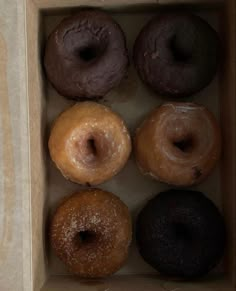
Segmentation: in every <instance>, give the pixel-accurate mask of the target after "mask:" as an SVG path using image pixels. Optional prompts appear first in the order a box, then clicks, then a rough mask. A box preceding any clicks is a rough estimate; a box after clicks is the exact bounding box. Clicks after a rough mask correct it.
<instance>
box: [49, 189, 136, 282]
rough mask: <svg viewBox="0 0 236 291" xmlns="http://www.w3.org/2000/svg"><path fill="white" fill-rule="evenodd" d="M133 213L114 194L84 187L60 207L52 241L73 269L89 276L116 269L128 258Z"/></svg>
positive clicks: (55, 219) (53, 223) (107, 272)
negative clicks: (84, 188)
mask: <svg viewBox="0 0 236 291" xmlns="http://www.w3.org/2000/svg"><path fill="white" fill-rule="evenodd" d="M131 236H132V228H131V217H130V214H129V211H128V208H127V207H126V205H125V204H124V203H123V202H122V201H121V200H120V199H119V198H118V197H116V196H115V195H114V194H112V193H109V192H106V191H102V190H99V189H90V190H84V191H81V192H79V193H76V194H74V195H72V196H70V197H69V198H67V199H66V200H65V201H64V202H63V203H62V204H61V205H60V206H59V207H58V208H57V210H56V212H55V214H54V216H53V219H52V223H51V228H50V238H51V245H52V248H53V249H54V251H55V253H56V254H57V256H58V257H59V258H60V259H61V260H62V261H63V262H64V263H65V264H66V265H67V267H68V268H69V270H70V271H71V272H72V273H74V274H76V275H79V276H80V277H85V278H101V277H106V276H109V275H111V274H113V273H115V272H116V271H117V270H119V269H120V268H121V266H122V265H123V263H124V261H125V260H126V258H127V255H128V250H129V245H130V242H131Z"/></svg>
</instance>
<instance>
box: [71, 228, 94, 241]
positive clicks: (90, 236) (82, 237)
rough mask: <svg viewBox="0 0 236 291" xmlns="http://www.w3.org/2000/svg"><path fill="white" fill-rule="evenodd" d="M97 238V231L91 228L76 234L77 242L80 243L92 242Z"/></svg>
mask: <svg viewBox="0 0 236 291" xmlns="http://www.w3.org/2000/svg"><path fill="white" fill-rule="evenodd" d="M95 240H96V233H95V232H93V231H90V230H83V231H79V232H78V233H77V234H76V236H75V242H76V243H79V244H90V243H92V242H94V241H95Z"/></svg>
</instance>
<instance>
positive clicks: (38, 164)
mask: <svg viewBox="0 0 236 291" xmlns="http://www.w3.org/2000/svg"><path fill="white" fill-rule="evenodd" d="M46 2H47V1H36V2H32V1H30V0H29V1H28V3H27V7H26V9H27V11H26V12H27V13H26V16H27V19H26V21H27V43H28V47H27V56H28V94H29V97H30V98H29V103H30V104H29V120H30V124H29V127H30V133H31V135H30V142H31V144H30V146H31V153H30V158H31V181H32V187H31V219H32V222H31V225H32V234H31V236H32V258H31V260H32V287H33V290H43V291H47V290H48V291H49V290H50V291H52V290H58V291H59V290H65V288H70V290H81V291H87V290H88V291H92V290H99V291H102V290H103V291H106V290H121V289H125V290H126V289H127V290H131V289H134V290H150V291H151V290H157V291H158V290H175V288H177V289H176V290H218V289H216V288H221V289H219V290H230V289H231V287H230V286H232V282H233V278H234V275H235V267H234V264H235V260H234V258H233V257H232V256H233V254H234V253H235V244H234V243H235V232H233V230H234V225H233V223H232V222H233V221H234V220H233V218H234V214H235V197H234V196H233V195H234V194H235V191H234V190H235V185H234V183H235V181H234V178H233V177H234V173H235V168H234V166H233V161H234V160H235V156H232V154H230V155H227V153H228V152H229V150H231V151H233V152H234V153H235V152H236V148H234V145H235V133H234V129H235V128H234V126H235V123H233V122H234V119H233V116H235V114H234V113H235V109H236V108H233V106H231V105H232V102H233V101H232V99H233V96H232V93H233V89H234V87H233V79H232V73H233V72H232V71H229V69H230V66H226V65H225V66H222V68H221V69H220V71H219V74H218V75H217V76H216V77H215V79H214V80H213V82H212V83H211V84H210V85H209V86H208V87H207V88H205V89H204V90H202V91H201V92H200V93H198V94H196V95H194V96H192V97H190V98H188V100H186V101H195V102H197V103H200V104H203V105H204V106H206V107H207V108H209V109H210V111H212V112H213V113H214V115H215V116H216V117H217V118H218V120H219V122H220V124H221V127H222V132H223V138H224V139H223V140H224V145H223V148H224V153H223V156H222V161H221V163H219V165H218V167H217V168H216V169H215V170H214V172H213V173H212V174H211V175H210V177H209V178H208V179H207V180H206V181H205V182H204V183H202V184H200V185H198V186H195V187H192V188H191V189H195V190H200V191H202V192H203V193H205V194H206V195H207V196H208V197H209V198H210V199H211V200H212V201H214V203H215V204H216V205H217V206H218V208H219V209H220V210H221V211H222V213H223V215H224V216H225V220H226V224H227V228H228V233H229V238H228V249H227V254H226V258H225V260H224V262H222V264H220V266H218V267H217V268H216V269H215V270H214V271H213V272H212V274H210V275H209V276H208V277H207V278H205V279H204V280H203V281H200V282H192V283H191V282H189V283H185V282H171V281H170V282H169V281H168V280H167V279H166V278H160V277H158V276H157V275H156V272H155V270H153V269H152V268H151V267H150V266H148V265H147V264H146V263H145V262H144V261H143V260H142V259H141V257H140V255H139V254H138V251H137V249H136V247H135V239H133V244H132V247H131V250H130V256H129V258H128V261H127V263H126V264H125V266H124V267H123V268H122V269H121V270H120V271H119V272H118V273H117V274H116V275H115V276H113V277H111V278H109V279H108V280H106V281H101V282H85V281H79V280H78V279H76V278H74V277H73V276H70V275H69V273H68V272H67V270H66V268H65V267H64V265H63V264H62V263H61V262H60V261H59V260H58V259H57V258H56V257H55V256H54V254H53V252H52V251H51V249H50V246H49V245H48V239H47V234H48V231H47V226H48V222H49V220H50V215H51V214H52V212H53V210H54V208H55V206H56V205H57V203H58V202H59V201H60V199H61V198H62V197H64V196H66V195H69V194H71V193H73V192H75V191H77V190H79V189H81V186H79V185H76V184H74V183H71V182H69V181H67V180H65V179H64V178H63V177H62V175H61V174H60V172H59V171H58V170H57V169H56V168H55V166H54V165H53V163H52V162H51V160H50V157H49V155H48V149H47V140H48V136H49V132H50V126H51V123H52V121H53V120H54V119H55V118H56V116H57V115H58V114H59V113H60V112H62V111H63V110H65V109H66V108H68V107H69V106H71V105H72V104H73V103H74V102H73V101H68V100H66V99H65V98H64V97H62V96H59V95H58V94H57V93H56V91H55V90H54V89H53V88H52V87H51V85H50V84H49V83H48V81H47V80H46V78H45V74H44V70H43V66H42V59H43V51H44V45H45V41H46V38H47V36H48V34H49V33H50V31H51V30H52V29H53V28H54V27H55V26H56V24H57V23H58V22H60V20H61V19H62V18H64V17H65V16H67V15H70V14H72V13H75V12H76V10H77V9H79V7H80V6H85V4H86V5H87V6H98V7H101V8H103V9H106V10H108V11H109V12H110V13H111V14H112V16H113V17H114V18H115V19H116V20H117V22H118V23H119V24H120V25H121V27H122V28H123V30H124V31H125V34H126V37H127V46H128V50H129V56H130V60H131V65H130V68H129V72H128V77H127V78H126V79H124V81H122V83H121V84H120V86H119V87H118V88H115V89H114V90H112V91H111V92H110V93H109V94H108V95H107V96H105V98H104V100H103V101H101V103H103V104H105V105H107V106H109V107H111V108H112V109H113V110H114V111H116V112H118V113H119V114H120V115H121V116H122V117H123V119H124V120H125V122H126V124H127V126H128V128H129V130H130V133H131V136H133V135H134V132H135V128H136V127H137V126H138V125H139V124H140V122H141V121H142V120H143V118H144V117H145V116H146V115H147V114H148V112H150V110H152V109H153V108H154V107H155V106H158V105H159V104H162V103H164V102H166V100H165V99H163V98H160V96H156V94H154V93H152V92H151V91H149V90H148V89H147V88H146V87H145V86H144V85H143V84H142V83H141V81H140V80H139V78H138V77H137V74H136V72H135V70H134V68H133V64H132V47H133V43H134V40H135V37H136V36H137V34H138V32H139V31H140V29H141V27H142V26H143V25H144V24H145V23H146V22H147V21H148V20H149V19H150V18H151V17H152V16H153V15H154V14H156V13H158V12H160V11H161V10H162V9H172V8H174V9H187V10H190V11H192V12H194V13H197V14H199V15H201V16H202V17H203V18H205V19H206V20H207V21H208V22H209V23H210V24H211V25H212V26H213V27H215V29H216V30H218V32H219V34H220V35H221V38H222V43H226V44H227V43H228V42H229V41H230V43H231V44H232V39H231V38H229V36H230V35H231V34H229V36H228V35H227V34H226V29H228V28H229V27H231V25H232V23H231V22H230V23H229V24H228V25H227V21H228V20H229V18H228V17H227V16H226V15H225V10H224V9H225V7H224V6H223V5H222V4H221V5H219V3H218V2H217V3H212V4H209V2H206V3H201V4H200V3H198V1H197V0H196V1H195V2H194V3H191V4H189V3H185V5H176V4H178V1H172V2H173V3H170V2H171V1H168V6H167V5H165V3H161V4H157V3H156V4H153V1H130V2H129V1H126V2H125V3H127V4H125V3H122V5H121V4H120V2H119V1H110V2H109V1H108V2H109V3H108V2H107V3H105V2H106V1H102V2H101V1H91V5H88V1H87V2H86V1H74V2H73V3H74V5H68V6H72V7H68V6H67V5H66V3H64V4H62V3H61V6H63V7H59V6H60V5H59V4H58V5H57V4H56V3H55V4H52V2H50V1H48V2H47V3H48V5H47V4H46ZM62 2H63V1H62ZM163 2H164V1H163ZM186 2H188V1H186ZM191 2H193V1H191ZM129 3H130V4H129ZM170 4H173V5H170ZM132 23H134V24H135V25H130V24H132ZM225 24H226V25H225ZM227 33H230V32H229V31H227ZM234 48H235V47H234ZM228 50H230V51H229V52H231V49H229V48H227V47H225V51H227V53H229V52H228ZM227 56H229V55H227ZM230 57H231V60H232V58H233V57H234V55H233V54H232V55H231V56H230ZM226 61H227V60H225V62H224V63H225V64H226ZM234 81H235V80H234ZM226 86H227V87H226ZM184 101H185V100H184ZM228 122H230V125H231V126H229V124H228ZM233 124H234V126H232V125H233ZM226 138H227V143H226V142H225V141H226ZM228 141H230V146H229V145H228ZM98 187H99V188H102V189H106V190H109V191H111V192H113V193H114V194H116V195H118V196H119V197H120V198H121V199H122V200H123V201H124V202H125V203H126V204H127V205H128V207H129V209H130V211H131V213H132V217H133V222H134V226H135V217H136V216H137V213H138V212H139V210H140V209H141V208H142V207H143V206H144V205H145V202H146V201H148V200H149V199H150V198H151V197H153V196H154V195H155V194H157V193H158V192H160V191H161V190H165V189H170V188H172V187H171V186H168V185H165V184H161V183H158V182H156V181H154V180H151V179H150V178H147V177H144V176H142V175H141V174H140V173H139V171H138V169H137V167H136V165H135V161H134V157H133V155H131V157H130V159H129V161H128V163H127V165H126V166H125V168H124V169H123V170H122V171H121V172H120V173H119V174H118V175H117V176H116V177H114V178H113V179H112V180H110V181H108V182H106V183H104V184H102V185H99V186H98ZM154 275H155V276H154ZM229 275H230V276H229ZM41 286H43V288H42V289H41Z"/></svg>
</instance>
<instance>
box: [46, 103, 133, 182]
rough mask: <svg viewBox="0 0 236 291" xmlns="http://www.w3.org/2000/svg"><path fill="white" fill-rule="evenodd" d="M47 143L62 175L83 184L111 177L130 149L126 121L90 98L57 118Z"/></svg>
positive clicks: (120, 166)
mask: <svg viewBox="0 0 236 291" xmlns="http://www.w3.org/2000/svg"><path fill="white" fill-rule="evenodd" d="M48 145H49V152H50V156H51V158H52V160H53V161H54V163H55V164H56V166H57V168H58V169H59V170H60V171H61V173H62V174H63V176H64V177H65V178H67V179H69V180H71V181H73V182H76V183H79V184H82V185H97V184H100V183H103V182H105V181H107V180H109V179H110V178H112V177H113V176H114V175H116V174H117V173H118V172H119V171H120V170H121V169H122V168H123V166H124V165H125V163H126V162H127V160H128V158H129V155H130V152H131V140H130V136H129V133H128V130H127V128H126V126H125V124H124V122H123V120H122V119H121V118H120V117H119V116H118V115H117V114H116V113H114V112H113V111H111V109H109V108H108V107H106V106H103V105H100V104H97V103H95V102H91V101H90V102H82V103H80V104H76V105H74V106H72V107H71V108H69V109H67V110H66V111H64V112H63V113H62V114H61V115H60V116H59V117H58V118H57V119H56V121H55V122H54V125H53V127H52V130H51V134H50V137H49V142H48Z"/></svg>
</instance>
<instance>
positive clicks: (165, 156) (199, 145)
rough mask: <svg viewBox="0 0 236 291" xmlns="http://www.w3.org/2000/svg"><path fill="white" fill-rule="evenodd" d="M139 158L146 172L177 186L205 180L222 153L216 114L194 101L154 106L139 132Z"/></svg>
mask: <svg viewBox="0 0 236 291" xmlns="http://www.w3.org/2000/svg"><path fill="white" fill-rule="evenodd" d="M134 146H135V153H136V161H137V164H138V166H139V168H140V169H141V171H142V172H143V173H144V174H149V175H150V176H152V177H153V178H155V179H157V180H159V181H161V182H165V183H168V184H172V185H176V186H190V185H194V184H198V183H200V182H201V181H202V180H204V179H205V178H206V177H207V176H208V175H209V174H210V172H211V171H212V169H213V168H214V167H215V165H216V163H217V161H218V160H219V157H220V152H221V137H220V129H219V126H218V124H217V121H216V119H215V117H214V116H213V114H212V113H211V112H209V111H208V110H207V109H206V108H205V107H203V106H200V105H196V104H193V103H167V104H164V105H162V106H160V107H158V108H157V109H155V110H154V111H153V112H152V113H151V114H150V115H149V116H148V117H147V119H146V120H145V121H144V122H143V124H142V125H141V127H140V128H138V129H137V131H136V137H135V142H134Z"/></svg>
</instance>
